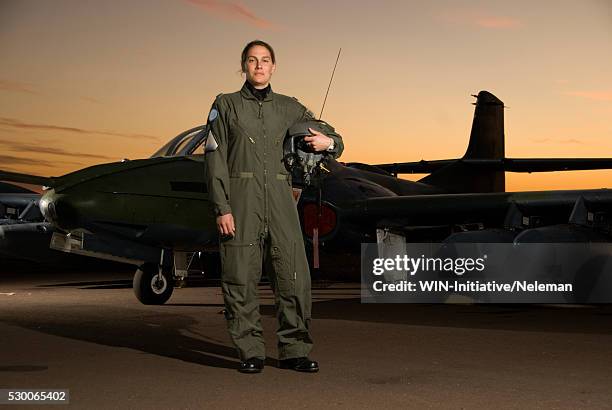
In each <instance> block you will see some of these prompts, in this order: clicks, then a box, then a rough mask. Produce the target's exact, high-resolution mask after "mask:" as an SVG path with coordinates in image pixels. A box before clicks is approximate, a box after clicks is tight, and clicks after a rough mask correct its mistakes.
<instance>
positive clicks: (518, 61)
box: [0, 0, 612, 190]
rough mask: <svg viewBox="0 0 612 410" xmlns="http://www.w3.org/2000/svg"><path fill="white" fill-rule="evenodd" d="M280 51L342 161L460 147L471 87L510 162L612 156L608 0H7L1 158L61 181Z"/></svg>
mask: <svg viewBox="0 0 612 410" xmlns="http://www.w3.org/2000/svg"><path fill="white" fill-rule="evenodd" d="M255 38H259V39H263V40H266V41H268V42H269V43H270V44H272V46H273V47H274V48H275V50H276V56H277V70H276V73H275V75H274V77H273V79H272V87H273V89H274V90H275V91H277V92H280V93H283V94H287V95H291V96H295V97H297V98H298V99H299V100H300V101H301V102H302V103H303V104H305V105H306V106H308V107H310V108H311V109H312V110H313V111H314V112H315V113H316V114H317V115H318V113H319V111H320V109H321V104H322V102H323V97H324V95H325V90H326V88H327V83H328V81H329V77H330V74H331V70H332V68H333V64H334V61H335V58H336V54H337V53H338V49H339V48H340V47H342V55H341V58H340V62H339V64H338V68H337V70H336V75H335V78H334V83H333V85H332V89H331V91H330V95H329V97H328V101H327V105H326V108H325V112H324V114H323V119H325V120H327V121H328V122H330V123H331V124H333V125H334V126H335V128H336V129H337V131H338V132H339V133H340V134H341V135H342V136H343V138H344V141H345V147H346V149H345V153H344V155H343V157H342V159H343V160H345V161H359V162H367V163H381V162H402V161H416V160H420V159H441V158H456V157H460V156H461V155H463V153H464V151H465V148H466V146H467V141H468V136H469V131H470V126H471V121H472V116H473V109H474V107H473V105H471V103H472V102H473V101H474V98H473V97H471V96H470V95H471V94H476V93H478V91H480V90H488V91H490V92H492V93H494V94H495V95H496V96H497V97H498V98H500V99H501V100H503V101H504V103H505V104H506V105H507V106H508V107H509V108H508V109H506V111H505V120H506V128H505V129H506V156H508V157H612V0H583V1H576V0H571V1H566V0H542V1H522V0H519V1H461V0H447V1H431V2H425V1H399V0H398V1H390V0H382V1H377V2H373V1H368V2H366V1H333V0H332V1H329V0H328V1H319V0H311V1H308V2H297V1H295V2H294V1H281V0H265V1H253V0H241V1H224V0H129V1H111V0H106V1H103V0H96V1H94V0H54V1H44V0H37V1H28V0H0V50H1V56H2V58H1V64H0V149H1V151H0V169H4V170H12V171H17V172H26V173H33V174H38V175H61V174H64V173H67V172H70V171H73V170H76V169H79V168H82V167H85V166H89V165H94V164H97V163H102V162H110V161H116V160H120V159H122V158H132V159H134V158H144V157H147V156H150V155H151V154H152V153H153V152H154V151H156V149H157V148H158V147H160V146H161V145H162V144H163V143H164V142H165V141H166V140H168V139H170V138H171V137H173V136H175V135H177V134H178V133H180V132H181V131H183V130H185V129H187V128H190V127H193V126H195V125H198V124H201V123H203V122H204V121H205V117H206V114H207V113H208V110H209V108H210V105H211V103H212V101H213V99H214V97H215V96H216V95H217V94H219V93H221V92H232V91H235V90H237V89H239V88H240V87H241V85H242V83H243V81H244V79H243V77H241V75H240V74H239V56H240V51H241V49H242V47H243V46H244V44H245V43H246V42H248V41H250V40H252V39H255ZM587 187H592V188H599V187H612V172H611V171H588V172H574V173H542V174H537V175H536V174H532V175H528V174H526V175H522V174H521V175H516V174H515V175H512V174H508V176H507V189H508V190H533V189H565V188H568V189H569V188H587Z"/></svg>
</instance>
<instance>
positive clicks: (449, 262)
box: [372, 255, 487, 276]
mask: <svg viewBox="0 0 612 410" xmlns="http://www.w3.org/2000/svg"><path fill="white" fill-rule="evenodd" d="M486 259H487V255H483V256H482V257H481V258H439V257H438V258H433V257H425V255H421V256H420V257H418V258H412V257H410V256H408V255H403V256H402V255H396V256H395V258H375V259H374V260H373V262H372V273H373V274H374V275H376V276H381V275H384V274H385V272H398V271H401V272H406V273H409V274H410V276H414V275H416V274H417V273H418V272H452V273H454V274H455V275H457V276H462V275H463V274H464V273H466V272H474V271H476V272H482V271H483V270H484V269H485V261H486Z"/></svg>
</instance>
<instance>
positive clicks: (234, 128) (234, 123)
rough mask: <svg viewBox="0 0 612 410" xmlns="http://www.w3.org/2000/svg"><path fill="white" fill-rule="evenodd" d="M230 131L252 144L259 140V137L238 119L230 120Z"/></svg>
mask: <svg viewBox="0 0 612 410" xmlns="http://www.w3.org/2000/svg"><path fill="white" fill-rule="evenodd" d="M230 133H231V134H232V135H233V136H234V137H236V138H239V139H244V140H245V141H248V142H249V143H250V144H255V143H256V142H257V138H256V137H255V136H254V135H251V134H250V133H249V132H247V130H246V128H245V127H244V126H243V125H241V124H240V122H239V121H238V120H230Z"/></svg>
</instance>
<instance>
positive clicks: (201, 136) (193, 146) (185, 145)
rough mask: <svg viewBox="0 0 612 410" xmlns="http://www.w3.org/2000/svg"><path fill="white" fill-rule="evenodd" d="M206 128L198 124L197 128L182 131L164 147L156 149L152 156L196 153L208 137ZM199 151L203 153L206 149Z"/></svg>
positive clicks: (178, 155) (176, 155)
mask: <svg viewBox="0 0 612 410" xmlns="http://www.w3.org/2000/svg"><path fill="white" fill-rule="evenodd" d="M205 128H206V126H205V125H198V126H197V127H195V128H191V129H189V130H187V131H184V132H182V133H180V134H179V135H177V136H176V137H174V138H172V139H171V140H170V141H168V142H167V143H166V144H165V145H164V146H163V147H161V148H160V149H158V150H157V151H155V153H154V154H153V155H151V158H155V157H184V156H187V155H195V154H194V153H195V151H196V150H197V149H198V148H199V147H201V146H202V143H203V142H204V141H205V139H206V138H205V137H206V133H205V132H204V129H205ZM199 153H200V154H203V153H204V151H203V150H202V151H201V152H199Z"/></svg>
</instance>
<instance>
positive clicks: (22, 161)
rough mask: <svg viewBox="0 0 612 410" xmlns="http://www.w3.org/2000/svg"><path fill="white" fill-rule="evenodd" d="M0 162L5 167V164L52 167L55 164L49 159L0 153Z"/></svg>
mask: <svg viewBox="0 0 612 410" xmlns="http://www.w3.org/2000/svg"><path fill="white" fill-rule="evenodd" d="M0 163H1V164H2V167H3V168H4V169H6V166H7V165H8V166H10V165H38V166H43V167H53V166H55V165H57V164H55V163H51V162H49V161H44V160H40V159H32V158H21V157H14V156H12V155H2V154H0Z"/></svg>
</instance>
